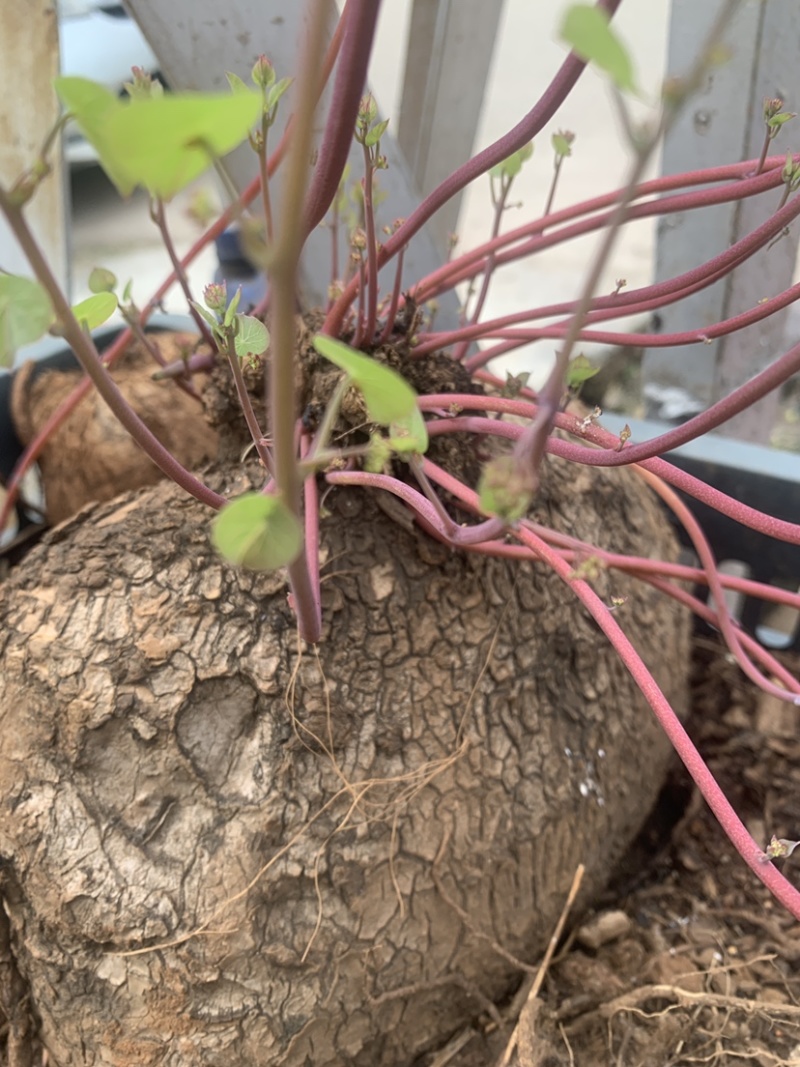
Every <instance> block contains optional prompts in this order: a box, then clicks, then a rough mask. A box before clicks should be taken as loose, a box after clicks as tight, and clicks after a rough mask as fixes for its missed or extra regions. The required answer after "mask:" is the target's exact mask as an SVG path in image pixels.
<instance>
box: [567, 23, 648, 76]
mask: <svg viewBox="0 0 800 1067" xmlns="http://www.w3.org/2000/svg"><path fill="white" fill-rule="evenodd" d="M560 35H561V39H562V40H563V41H564V42H565V43H566V44H568V45H569V46H570V48H572V50H573V51H574V52H575V53H576V54H577V55H579V56H580V57H581V59H585V60H587V61H588V62H590V63H593V64H594V65H595V66H596V67H597V68H598V69H599V70H602V71H603V72H604V73H605V74H608V76H609V77H610V78H611V80H612V81H613V82H614V84H615V85H616V86H617V88H618V89H621V90H622V91H623V92H629V93H638V89H637V86H636V77H635V74H634V71H633V62H632V60H631V57H630V55H629V54H628V50H627V48H626V47H625V45H624V44H623V43H622V41H621V40H620V38H619V37H618V35H617V34H616V33H615V31H614V29H613V28H612V26H611V23H610V21H609V18H608V15H607V14H606V13H605V12H604V11H601V10H600V9H599V8H596V7H595V6H594V5H592V4H573V5H572V7H570V8H568V9H567V11H566V13H565V15H564V20H563V22H562V23H561V34H560Z"/></svg>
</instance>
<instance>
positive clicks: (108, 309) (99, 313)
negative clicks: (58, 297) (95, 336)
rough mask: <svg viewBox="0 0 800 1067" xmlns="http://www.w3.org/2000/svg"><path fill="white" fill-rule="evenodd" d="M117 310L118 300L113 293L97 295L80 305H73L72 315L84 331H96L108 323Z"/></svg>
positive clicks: (82, 301)
mask: <svg viewBox="0 0 800 1067" xmlns="http://www.w3.org/2000/svg"><path fill="white" fill-rule="evenodd" d="M116 310H117V298H116V296H115V295H114V294H113V293H95V295H94V296H89V297H87V298H86V299H85V300H81V302H80V303H79V304H73V307H72V314H73V315H74V316H75V318H76V319H77V320H78V322H79V323H80V325H81V326H82V328H83V329H84V330H96V329H97V327H98V326H102V325H103V323H104V322H107V321H108V320H109V319H110V318H111V316H112V315H113V314H114V312H115V311H116Z"/></svg>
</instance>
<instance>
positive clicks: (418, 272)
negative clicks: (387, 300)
mask: <svg viewBox="0 0 800 1067" xmlns="http://www.w3.org/2000/svg"><path fill="white" fill-rule="evenodd" d="M126 7H128V9H129V10H130V12H131V14H132V15H133V17H134V18H135V19H136V21H137V22H138V24H139V27H140V28H141V30H142V32H143V34H144V36H145V37H146V38H147V40H148V42H149V44H150V47H151V48H152V49H153V51H154V52H155V53H156V55H157V57H158V60H159V66H160V69H161V71H162V72H163V73H164V75H165V77H166V79H167V81H168V82H170V84H172V85H173V86H176V87H179V88H182V89H206V90H220V89H223V88H226V87H227V83H226V81H225V72H226V71H233V72H234V73H236V74H239V75H240V77H242V78H244V79H245V80H247V79H249V74H250V69H251V67H252V65H253V63H254V61H255V60H256V58H257V57H258V56H259V54H261V53H264V54H265V55H267V57H268V58H269V59H270V60H271V61H272V63H273V65H274V67H275V69H276V72H277V74H278V77H285V76H286V75H287V74H292V73H293V72H294V70H295V65H296V62H297V56H298V42H299V40H300V34H301V32H302V27H303V19H304V16H305V12H306V10H307V5H306V4H305V3H303V2H301V0H294V2H293V3H289V4H287V3H286V2H285V0H230V2H228V3H226V4H225V5H224V6H221V5H220V3H219V0H170V3H169V4H165V3H164V2H163V0H126ZM330 12H331V16H330V17H331V28H332V27H333V24H334V23H333V19H334V18H335V15H336V8H335V5H334V4H333V2H331V6H330ZM326 102H327V101H326V100H325V99H323V101H322V107H321V109H320V114H321V115H323V116H324V114H325V105H326ZM283 111H284V114H283V118H284V120H285V119H286V117H287V115H288V109H287V108H284V109H283ZM280 133H281V130H280V129H277V130H275V131H274V141H273V143H274V144H277V141H278V138H279V137H280ZM356 148H358V146H354V150H353V152H352V153H351V165H352V173H353V175H354V176H358V175H360V173H361V170H362V165H363V164H362V158H361V151H360V149H358V151H355V149H356ZM381 150H382V152H383V153H384V154H385V155H386V157H387V159H388V161H389V169H388V170H386V171H381V173H380V175H379V181H380V187H381V190H382V191H383V192H384V193H386V194H387V196H386V199H385V202H384V203H383V205H382V207H381V208H380V209H379V213H378V214H379V218H378V220H377V221H378V225H379V226H382V225H384V224H386V223H390V222H391V221H392V220H393V219H395V218H398V217H405V216H408V215H410V214H411V211H412V210H413V209H414V207H415V206H416V205H417V203H418V201H419V195H418V193H417V191H416V188H415V186H414V182H413V179H412V178H411V177H410V175H409V172H408V168H407V166H406V163H405V160H404V159H403V156H402V153H401V152H400V151H399V149H398V147H397V143H396V141H395V140H394V138H393V137H392V136H391V135H390V133H387V134H386V135H385V136H384V138H383V139H382V140H381ZM225 165H226V170H227V171H228V173H229V174H230V176H231V178H232V180H233V182H234V184H235V185H236V186H237V188H240V189H242V188H244V186H245V185H246V184H247V183H248V182H249V181H250V179H251V178H253V177H254V176H255V175H256V174H257V171H258V168H257V164H256V160H255V156H254V155H253V152H252V150H251V149H250V148H248V147H247V146H245V147H244V148H240V149H238V150H237V151H236V152H235V153H233V154H232V155H231V156H230V157H229V158H228V160H226V164H225ZM329 246H330V238H329V236H328V234H327V232H326V231H325V230H321V229H317V231H315V233H313V234H312V235H311V237H310V239H309V241H308V243H307V246H306V250H305V255H304V260H303V271H304V289H305V293H306V296H307V298H308V299H309V300H310V301H311V302H313V303H315V304H321V305H324V304H325V303H327V294H328V285H329V283H330V281H331V278H330V266H329V264H330V247H329ZM441 262H442V252H441V251H440V250H439V248H438V245H437V243H436V240H435V237H434V235H433V232H432V231H431V229H430V228H429V227H426V228H425V229H423V230H422V231H421V232H420V233H419V234H418V235H417V236H416V237H415V238H414V240H413V241H412V242H411V245H410V247H409V248H408V249H407V251H406V254H405V258H404V270H403V277H404V283H405V286H406V287H408V286H409V285H410V284H411V283H412V282H413V281H415V280H417V279H418V278H420V277H422V276H423V275H424V274H426V273H427V272H429V271H431V270H434V269H435V268H436V267H438V266H440V265H441ZM382 283H383V285H384V288H386V289H389V288H390V287H391V284H392V282H391V279H390V278H387V279H386V280H384V279H382ZM448 319H449V321H451V322H453V323H455V321H456V320H457V304H456V300H455V297H452V298H450V297H449V295H448V296H446V297H445V298H444V299H443V300H442V302H441V304H440V309H439V312H438V317H437V321H438V322H439V323H440V324H445V325H446V324H447V322H448Z"/></svg>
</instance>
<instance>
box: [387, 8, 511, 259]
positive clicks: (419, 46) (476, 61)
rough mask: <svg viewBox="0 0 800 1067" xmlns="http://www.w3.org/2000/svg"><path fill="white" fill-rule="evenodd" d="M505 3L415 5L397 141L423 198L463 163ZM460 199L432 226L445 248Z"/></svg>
mask: <svg viewBox="0 0 800 1067" xmlns="http://www.w3.org/2000/svg"><path fill="white" fill-rule="evenodd" d="M504 3H505V0H495V2H494V3H490V4H487V3H486V0H414V4H413V7H412V11H411V25H410V31H409V48H408V54H407V56H406V68H405V77H404V80H403V94H402V100H401V109H400V118H399V123H398V135H397V139H398V142H399V144H400V148H401V149H402V151H403V153H404V155H405V157H406V160H407V161H408V164H409V167H410V168H411V174H412V177H413V179H414V181H415V184H416V186H417V188H419V190H420V191H421V192H422V193H423V194H427V193H429V192H431V190H432V189H435V188H436V186H437V185H439V183H440V182H442V181H443V180H444V179H445V178H446V177H447V176H448V174H449V173H450V172H451V171H452V170H453V167H454V166H455V165H457V164H459V163H462V162H464V161H465V160H467V159H469V157H470V155H471V153H472V147H473V144H474V141H475V133H476V131H477V128H478V120H479V118H480V112H481V106H482V104H483V99H484V96H485V93H486V80H487V78H488V75H489V69H490V67H491V62H492V53H493V50H494V49H493V45H494V41H495V39H496V36H497V30H498V26H499V24H500V19H501V17H502V14H503V7H504ZM460 204H461V197H454V198H453V199H452V200H451V201H450V202H449V203H448V204H447V205H446V206H445V207H444V208H443V209H442V210H441V211H439V212H438V213H437V215H436V217H435V219H433V220H432V225H433V228H434V232H435V234H436V238H437V240H438V241H439V244H440V246H441V247H443V248H446V247H447V244H448V241H449V239H450V235H451V234H452V233H453V231H454V230H455V229H456V226H457V224H458V212H459V207H460Z"/></svg>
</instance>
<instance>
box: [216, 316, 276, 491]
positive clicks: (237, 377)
mask: <svg viewBox="0 0 800 1067" xmlns="http://www.w3.org/2000/svg"><path fill="white" fill-rule="evenodd" d="M225 354H226V356H227V357H228V363H230V367H231V373H232V374H233V381H234V384H235V385H236V395H237V397H238V398H239V405H240V407H241V409H242V411H243V412H244V418H245V422H246V423H247V429H248V430H249V431H250V436H251V437H252V439H253V445H254V446H255V450H256V452H257V453H258V458H259V459H260V460H261V462H262V464H263V466H264V467H265V468H266V469H267V470H268V471H269V473H270V474H273V473H274V468H273V463H272V456H271V455H270V451H269V449H268V448H267V443H266V438H265V437H264V434H263V433H262V431H261V427H260V426H259V425H258V419H257V418H256V413H255V411H254V410H253V404H252V402H251V400H250V394H249V393H248V391H247V385H246V384H245V380H244V375H243V374H242V365H241V362H240V361H239V356H238V355H237V353H236V341H235V340H234V337H233V333H232V331H230V330H229V331H228V333H227V335H226V337H225Z"/></svg>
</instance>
